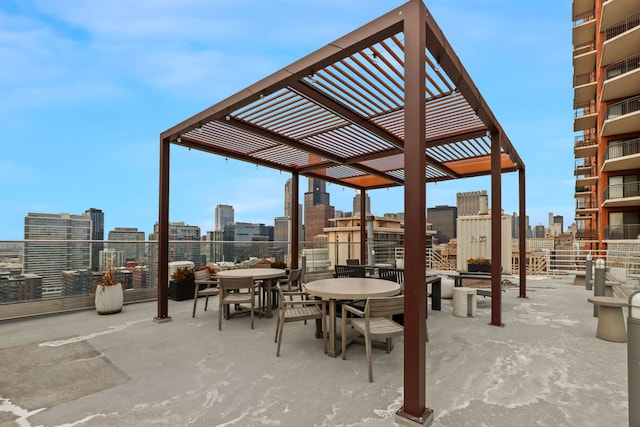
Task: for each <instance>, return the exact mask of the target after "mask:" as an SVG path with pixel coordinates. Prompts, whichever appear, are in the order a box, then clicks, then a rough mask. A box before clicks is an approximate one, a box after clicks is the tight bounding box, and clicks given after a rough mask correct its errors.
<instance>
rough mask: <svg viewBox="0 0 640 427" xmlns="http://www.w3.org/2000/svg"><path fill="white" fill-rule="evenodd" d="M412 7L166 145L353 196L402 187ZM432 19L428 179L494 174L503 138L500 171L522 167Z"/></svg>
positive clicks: (234, 100) (205, 114) (266, 83)
mask: <svg viewBox="0 0 640 427" xmlns="http://www.w3.org/2000/svg"><path fill="white" fill-rule="evenodd" d="M409 3H410V2H409ZM409 3H406V4H405V5H403V6H400V7H399V8H397V9H395V10H392V11H391V12H389V13H387V14H385V15H383V16H381V17H380V18H378V19H376V20H374V21H372V22H370V23H369V24H366V25H364V26H363V27H361V28H359V29H357V30H355V31H353V32H352V33H350V34H348V35H346V36H344V37H342V38H340V39H338V40H336V41H334V42H333V43H329V44H328V45H327V46H325V47H323V48H321V49H319V50H318V51H316V52H314V53H312V54H310V55H308V56H306V57H304V58H302V59H300V60H299V61H297V62H294V63H293V64H291V65H289V66H288V67H285V68H283V69H282V70H280V71H278V72H276V73H274V74H272V75H271V76H269V77H266V78H265V79H263V80H261V81H259V82H257V83H255V84H253V85H251V86H249V87H247V88H246V89H244V90H242V91H240V92H238V93H236V94H235V95H233V96H231V97H229V98H227V99H225V100H223V101H220V102H218V103H217V104H215V105H213V106H211V107H209V108H207V109H206V110H204V111H202V112H200V113H198V114H196V115H194V116H193V117H191V118H189V119H187V120H185V121H183V122H182V123H180V124H178V125H176V126H174V127H172V128H170V129H168V130H167V131H165V132H163V133H162V135H161V138H162V139H163V140H168V141H169V142H171V143H174V144H179V145H183V146H186V147H190V148H193V149H198V150H202V151H205V152H210V153H214V154H218V155H221V156H225V157H229V158H235V159H239V160H243V161H247V162H251V163H255V164H259V165H263V166H267V167H271V168H275V169H279V170H283V171H289V172H297V173H299V174H301V175H304V176H308V177H315V178H320V179H323V180H326V181H329V182H333V183H336V184H339V185H344V186H347V187H353V188H356V189H363V190H367V189H374V188H384V187H390V186H400V185H403V184H404V178H405V176H404V85H405V81H404V76H405V70H404V48H405V46H404V44H403V41H404V33H403V31H404V24H403V22H404V17H405V16H406V13H409V12H408V11H406V10H405V9H406V6H407V5H408V4H409ZM425 10H426V9H425ZM426 22H427V42H426V46H424V48H425V52H426V58H427V60H426V63H425V66H424V70H425V72H424V79H425V83H426V93H425V100H426V116H425V134H426V138H427V140H426V152H425V157H426V161H427V168H426V171H425V176H426V181H427V182H436V181H444V180H451V179H459V178H465V177H472V176H480V175H488V174H490V173H491V162H490V154H491V138H490V135H491V133H496V132H498V131H499V132H500V135H501V143H500V145H501V157H502V161H501V164H502V171H501V172H509V171H514V170H516V169H517V168H524V164H523V162H522V161H521V159H520V158H519V157H518V154H517V153H516V151H515V149H514V148H513V146H512V145H511V142H510V141H509V139H508V137H507V136H506V134H505V133H504V131H503V130H502V128H501V127H500V125H499V123H498V122H497V120H496V119H495V117H494V115H493V113H492V112H491V110H490V109H489V107H488V106H487V104H486V103H485V101H484V99H483V98H482V96H481V95H480V93H479V91H478V89H477V88H476V86H475V85H474V83H473V82H472V80H471V78H470V77H469V75H468V73H467V72H466V70H465V69H464V67H463V66H462V64H461V62H460V60H459V59H458V57H457V56H456V54H455V53H454V51H453V49H452V48H451V46H450V45H449V43H448V42H447V40H446V38H445V37H444V35H443V33H442V31H441V30H440V28H439V27H438V26H437V24H436V23H435V21H434V20H433V19H432V17H431V15H430V13H429V12H428V11H427V19H426Z"/></svg>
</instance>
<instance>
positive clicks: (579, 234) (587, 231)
mask: <svg viewBox="0 0 640 427" xmlns="http://www.w3.org/2000/svg"><path fill="white" fill-rule="evenodd" d="M575 238H576V240H581V241H598V231H597V230H595V229H591V228H584V229H578V230H577V231H576V236H575Z"/></svg>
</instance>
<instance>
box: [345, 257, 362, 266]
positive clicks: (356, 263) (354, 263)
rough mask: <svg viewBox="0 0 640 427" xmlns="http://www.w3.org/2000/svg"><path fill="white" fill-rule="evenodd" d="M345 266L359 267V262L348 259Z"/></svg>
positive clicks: (355, 259) (354, 259)
mask: <svg viewBox="0 0 640 427" xmlns="http://www.w3.org/2000/svg"><path fill="white" fill-rule="evenodd" d="M347 265H360V260H359V259H357V258H351V259H348V260H347Z"/></svg>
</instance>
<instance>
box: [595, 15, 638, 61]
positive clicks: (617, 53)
mask: <svg viewBox="0 0 640 427" xmlns="http://www.w3.org/2000/svg"><path fill="white" fill-rule="evenodd" d="M604 33H605V35H604V37H605V42H604V44H603V45H602V57H601V58H600V66H601V67H606V66H608V65H611V64H614V63H616V62H619V61H622V60H623V59H624V58H628V57H630V56H633V55H635V54H637V53H638V46H640V12H639V13H636V14H634V15H631V16H629V17H627V18H625V19H624V20H622V21H620V22H618V23H616V24H614V25H612V26H610V27H608V28H607V29H606V30H605V31H604Z"/></svg>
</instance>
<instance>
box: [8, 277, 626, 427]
mask: <svg viewBox="0 0 640 427" xmlns="http://www.w3.org/2000/svg"><path fill="white" fill-rule="evenodd" d="M511 280H512V281H514V282H515V281H517V279H515V278H512V279H511ZM572 282H573V280H572V278H571V277H565V278H562V279H561V278H540V277H529V278H528V298H526V299H524V298H519V297H518V289H517V287H512V288H508V289H507V290H506V292H505V293H504V295H503V299H502V302H503V309H504V324H505V326H504V327H503V328H497V327H495V326H490V325H489V323H490V317H491V313H490V311H491V309H490V305H491V303H490V300H489V298H487V299H483V298H481V297H480V298H479V300H478V311H477V317H476V318H459V317H455V316H453V314H452V307H451V302H450V300H444V301H443V307H442V311H440V312H438V311H432V310H431V308H429V310H428V314H429V320H428V329H429V339H430V341H429V343H428V344H427V345H426V351H427V354H428V358H427V366H426V371H427V396H428V400H429V404H430V407H431V408H432V409H433V411H434V420H433V423H432V424H431V425H433V426H447V427H451V426H474V427H475V426H481V425H487V426H494V427H499V426H509V427H512V426H513V425H521V426H531V425H540V426H553V427H557V426H581V427H583V426H602V425H611V426H622V425H628V415H627V413H628V409H627V408H628V403H627V367H626V363H627V362H626V351H627V346H626V344H618V343H612V342H607V341H603V340H600V339H598V338H596V337H595V331H596V322H597V319H596V318H594V317H593V306H592V305H591V304H589V303H587V297H588V296H589V295H591V292H589V291H586V290H585V288H584V287H582V286H576V285H573V284H572ZM216 303H217V300H215V299H214V301H213V302H212V303H210V308H209V310H208V311H207V312H205V311H203V304H202V303H200V304H198V311H197V314H196V318H195V319H193V318H192V317H191V309H192V301H190V300H189V301H180V302H175V301H170V305H171V307H170V308H171V312H172V319H173V321H172V322H169V323H166V324H164V325H163V326H162V327H158V325H157V324H155V323H154V322H153V320H152V318H153V315H154V312H155V310H156V303H155V302H151V303H140V304H133V305H128V306H126V307H125V308H124V310H123V311H122V312H121V313H119V314H115V315H108V316H100V315H97V314H96V313H95V311H93V310H87V311H82V312H76V313H72V314H62V315H56V316H46V317H40V318H31V319H24V320H14V321H5V322H2V324H1V329H0V330H1V331H2V335H1V337H2V339H0V359H1V360H2V361H3V363H2V364H1V365H0V371H1V372H0V425H2V426H3V427H4V426H61V425H64V426H106V425H112V426H116V425H117V426H144V425H154V426H156V425H166V426H177V425H193V426H214V425H216V426H220V425H242V426H257V425H280V426H294V425H295V426H307V425H317V426H322V425H324V426H336V425H367V426H376V425H381V426H382V425H384V426H389V425H394V422H395V419H396V418H395V413H396V411H397V410H398V408H399V407H400V406H401V404H402V393H403V366H402V364H403V349H404V345H403V344H404V342H403V339H397V340H395V341H394V342H395V349H394V350H393V351H392V352H391V353H390V354H386V353H385V352H384V351H383V350H377V351H375V352H374V356H373V361H374V382H373V383H369V382H368V379H367V372H366V361H365V354H364V347H363V346H360V345H357V344H354V345H352V346H351V347H349V349H348V351H347V360H342V359H340V358H330V357H327V356H326V355H325V354H324V353H323V351H322V341H321V340H319V339H316V338H314V335H313V333H314V325H313V324H311V323H310V324H307V325H304V324H303V322H295V323H291V324H287V325H285V332H284V340H283V344H282V349H281V357H279V358H277V357H276V355H275V350H276V348H275V347H276V345H275V344H274V342H273V341H274V334H275V325H276V319H275V317H274V318H270V319H267V318H262V319H256V325H255V329H254V330H251V329H250V327H249V319H248V318H247V317H237V318H234V319H231V320H227V321H225V322H224V325H223V330H222V331H218V329H217V321H218V317H217V315H218V311H217V304H216ZM625 314H626V313H625Z"/></svg>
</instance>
